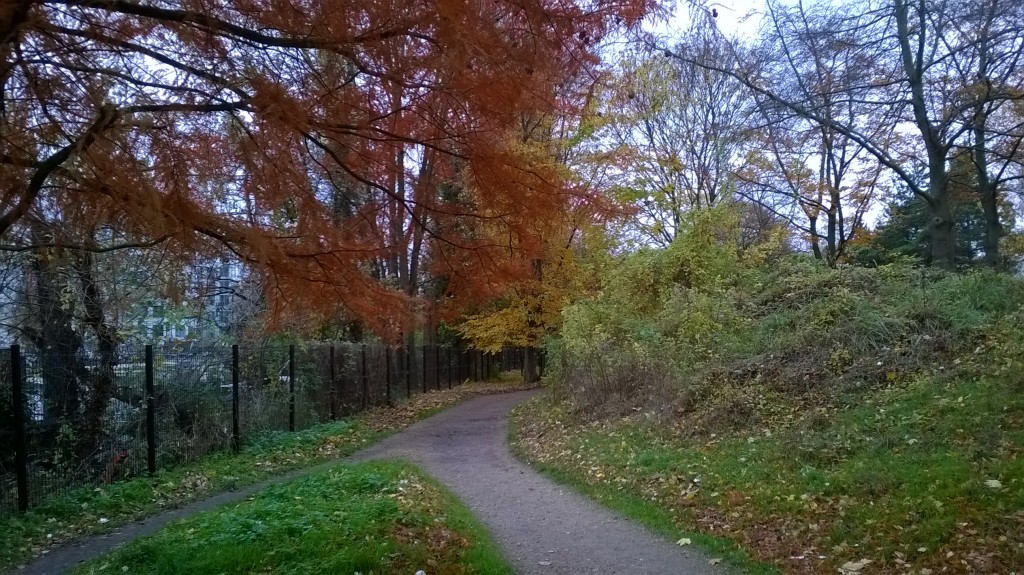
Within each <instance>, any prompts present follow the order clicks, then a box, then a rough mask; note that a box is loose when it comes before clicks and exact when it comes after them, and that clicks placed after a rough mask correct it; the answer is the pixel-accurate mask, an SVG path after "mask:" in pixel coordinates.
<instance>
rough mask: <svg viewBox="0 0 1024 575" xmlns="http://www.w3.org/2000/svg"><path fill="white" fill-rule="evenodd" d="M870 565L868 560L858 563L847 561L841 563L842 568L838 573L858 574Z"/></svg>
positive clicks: (845, 574)
mask: <svg viewBox="0 0 1024 575" xmlns="http://www.w3.org/2000/svg"><path fill="white" fill-rule="evenodd" d="M870 564H871V560H870V559H861V560H860V561H847V562H846V563H843V566H842V567H840V568H839V572H840V573H842V574H843V575H853V574H854V573H860V570H861V569H863V568H865V567H867V566H868V565H870Z"/></svg>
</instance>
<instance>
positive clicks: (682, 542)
mask: <svg viewBox="0 0 1024 575" xmlns="http://www.w3.org/2000/svg"><path fill="white" fill-rule="evenodd" d="M690 543H693V541H690V538H689V537H683V538H682V539H680V540H679V541H676V545H689V544H690Z"/></svg>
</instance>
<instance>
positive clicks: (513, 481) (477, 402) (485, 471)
mask: <svg viewBox="0 0 1024 575" xmlns="http://www.w3.org/2000/svg"><path fill="white" fill-rule="evenodd" d="M535 393H536V392H535V391H520V392H515V393H506V394H500V395H485V396H481V397H477V398H474V399H470V400H467V401H465V402H463V403H461V404H459V405H457V406H455V407H452V408H449V409H447V410H445V411H442V412H441V413H440V414H438V415H435V416H434V417H431V418H429V419H425V420H423V421H420V422H419V423H416V424H414V425H412V426H410V427H408V428H407V429H406V430H405V431H402V432H400V433H397V434H395V435H393V436H391V437H390V438H388V439H385V440H384V441H381V442H380V443H378V444H376V445H374V446H372V447H370V448H368V449H366V450H364V451H361V452H359V453H357V454H355V455H353V456H351V457H349V458H348V459H347V460H346V461H362V460H367V459H379V458H385V457H388V458H404V459H409V460H411V461H414V462H416V463H418V464H420V465H421V466H422V467H423V468H424V469H425V470H426V471H428V472H429V473H431V474H432V475H433V476H434V477H436V478H437V479H438V480H440V481H441V482H442V483H444V484H446V485H447V486H448V488H449V489H450V490H451V491H452V492H454V493H455V494H456V495H457V496H458V497H459V498H460V499H461V500H462V501H463V502H464V503H465V504H466V505H467V506H468V507H469V508H470V509H472V510H473V513H474V514H475V515H476V516H477V518H479V519H480V520H481V521H482V522H483V523H484V524H485V525H486V526H487V527H488V529H490V531H491V534H492V535H493V536H494V538H495V540H496V541H497V543H498V545H499V546H500V547H501V549H502V551H503V552H504V553H505V557H506V558H507V559H508V560H509V561H510V562H511V563H512V565H513V567H514V568H515V570H516V573H518V574H519V575H585V574H589V573H600V574H602V575H608V574H613V573H618V574H630V575H641V574H652V575H655V574H656V575H674V574H686V575H706V574H712V573H723V572H724V571H723V570H721V569H719V568H716V567H712V566H711V565H709V564H708V563H707V559H706V558H705V557H703V556H702V555H700V554H699V553H698V552H696V551H694V550H692V549H690V548H683V547H679V546H676V545H674V544H673V543H671V542H669V541H666V540H664V539H662V538H660V537H657V536H655V535H653V534H651V533H650V532H648V531H646V530H645V529H643V528H642V527H639V526H638V525H636V524H634V523H632V522H630V521H628V520H626V519H623V518H622V517H620V516H618V515H616V514H614V513H612V512H610V511H608V510H607V509H604V508H603V507H601V506H599V505H597V504H595V503H593V502H592V501H590V500H588V499H585V498H583V497H582V496H580V495H578V494H576V493H574V492H572V491H571V490H569V489H567V488H565V487H562V486H560V485H558V484H557V483H554V482H553V481H551V480H549V479H547V478H546V477H543V476H541V475H539V474H538V473H537V472H535V471H534V470H532V469H530V468H529V467H527V466H526V465H523V464H522V463H520V462H518V461H516V460H515V459H513V458H512V455H511V454H510V453H509V450H508V446H507V445H506V443H505V438H506V436H507V434H508V413H509V411H510V410H511V409H512V408H513V407H514V406H515V405H517V404H519V403H520V402H522V401H524V400H526V399H528V398H530V397H531V396H532V395H534V394H535ZM338 464H339V462H338V461H332V462H329V463H325V464H322V465H319V466H317V467H314V468H312V469H305V470H301V471H296V472H293V473H290V474H288V475H285V476H282V477H277V478H274V479H270V480H267V481H264V482H262V483H260V484H257V485H252V486H249V487H247V488H245V489H241V490H239V491H232V492H228V493H222V494H219V495H216V496H213V497H211V498H209V499H205V500H203V501H198V502H196V503H193V504H191V505H189V506H186V507H183V508H181V509H177V510H174V511H170V512H167V513H164V514H161V515H157V516H154V517H150V518H148V519H146V520H143V521H141V522H138V523H132V524H130V525H126V526H125V527H123V528H121V529H119V530H118V531H116V532H114V533H111V534H108V535H102V536H97V537H92V538H88V539H85V540H83V541H80V542H78V543H76V544H74V545H71V546H68V547H64V548H61V549H55V550H53V551H52V552H51V553H49V554H47V555H45V556H43V557H42V558H40V559H37V560H36V561H34V562H32V563H30V564H29V565H28V566H26V567H25V568H23V569H20V570H15V571H14V572H13V573H17V574H19V575H29V574H31V575H55V574H59V573H65V572H66V571H68V570H70V569H72V568H73V567H74V566H75V565H76V564H78V563H79V562H80V561H84V560H87V559H91V558H93V557H96V556H99V555H101V554H103V553H106V552H108V551H110V550H111V549H112V548H114V547H115V546H117V545H121V544H124V543H127V542H129V541H131V540H133V539H136V538H138V537H142V536H145V535H149V534H151V533H154V532H156V531H157V530H158V529H160V528H162V527H163V526H165V525H167V524H168V523H170V522H171V521H174V520H176V519H182V518H185V517H189V516H191V515H194V514H196V513H199V512H202V511H206V510H209V509H212V508H214V507H217V506H219V505H224V504H227V503H232V502H236V501H239V500H241V499H244V498H245V497H248V496H249V495H251V494H252V493H254V492H256V491H258V490H260V489H263V488H265V487H267V486H269V485H271V484H275V483H281V482H283V481H289V480H291V479H295V478H298V477H301V476H303V475H306V474H307V473H310V472H312V471H315V470H317V469H322V468H325V467H328V466H331V465H338Z"/></svg>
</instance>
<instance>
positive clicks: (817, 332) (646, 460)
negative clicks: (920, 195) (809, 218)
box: [513, 260, 1024, 574]
mask: <svg viewBox="0 0 1024 575" xmlns="http://www.w3.org/2000/svg"><path fill="white" fill-rule="evenodd" d="M772 268H773V269H768V268H767V267H764V268H755V269H749V270H744V271H742V272H741V273H739V274H737V276H735V277H734V278H732V279H721V280H720V281H716V282H712V283H711V284H710V285H709V284H708V283H704V284H701V285H690V286H689V287H686V288H682V289H679V288H678V287H677V288H676V289H674V290H669V291H668V292H666V291H662V292H661V293H660V294H656V298H655V301H656V304H655V305H654V306H653V307H652V308H651V309H653V310H654V311H649V312H646V313H645V314H636V315H634V316H633V317H626V318H621V319H619V320H615V319H609V318H612V317H613V316H612V315H611V314H609V313H606V312H607V309H605V308H612V307H613V306H614V305H615V302H614V301H609V300H611V299H613V298H614V295H615V294H614V293H612V294H611V295H610V296H609V295H607V292H606V294H605V295H603V296H602V297H601V298H598V300H595V301H592V302H585V303H584V304H582V305H580V306H577V308H575V309H570V310H569V312H568V313H567V316H566V323H567V329H566V334H565V338H564V339H563V341H562V342H560V345H558V346H554V348H553V350H552V351H553V356H554V359H553V361H552V364H553V365H554V366H555V368H556V373H554V374H553V376H552V378H551V382H550V383H551V386H552V389H551V393H550V394H549V395H548V396H547V397H543V398H538V399H536V400H534V402H532V403H531V404H528V405H525V406H522V407H521V408H519V409H518V410H517V411H516V412H515V415H514V425H513V429H514V431H513V441H514V444H515V449H516V450H517V451H518V452H519V453H520V454H521V456H522V457H524V458H525V459H526V460H528V461H530V462H531V463H533V464H534V465H536V466H537V467H539V468H540V469H542V470H545V471H547V472H549V473H551V474H552V475H553V476H555V477H556V478H558V479H560V480H562V481H565V482H568V483H570V484H573V485H575V486H577V487H579V488H581V489H582V490H583V491H585V492H587V493H588V494H590V495H591V496H593V497H595V498H597V499H599V500H602V501H604V502H606V503H607V504H609V505H611V506H613V507H616V508H618V509H620V510H622V511H623V512H624V513H626V514H627V515H631V516H633V517H635V518H638V519H640V520H641V521H644V522H645V523H647V524H648V525H650V526H652V527H654V528H655V529H657V530H660V531H662V532H665V533H667V534H669V535H670V536H672V537H673V538H683V537H686V538H690V539H692V540H693V542H694V543H699V544H704V545H705V546H708V547H709V548H710V550H711V552H712V553H713V556H714V557H725V558H726V559H727V560H731V561H733V562H735V563H737V564H738V565H740V566H742V567H745V568H746V569H747V570H750V571H753V572H770V571H771V570H773V569H777V570H779V571H782V572H791V573H836V572H841V573H849V574H852V573H920V574H927V573H936V574H937V573H1014V572H1016V573H1022V572H1024V457H1022V456H1024V311H1022V310H1024V308H1022V304H1024V282H1021V281H1020V280H1018V279H1014V278H1010V277H1007V276H1002V275H997V274H993V273H987V272H977V273H970V274H964V275H954V274H945V273H941V272H923V271H921V270H917V269H913V268H910V267H903V266H894V267H889V268H883V269H878V270H868V269H845V270H828V269H824V268H822V267H819V266H815V265H812V264H810V263H808V262H806V261H799V260H792V261H784V262H782V263H779V264H775V265H773V266H772ZM609 291H611V292H614V290H609ZM616 321H618V322H619V323H615V322H616ZM584 334H592V335H590V336H589V338H590V339H589V341H586V340H587V338H586V337H584ZM593 334H596V335H593ZM684 543H685V541H684ZM744 556H747V557H750V558H752V559H754V560H756V561H760V562H763V563H768V564H770V565H772V566H773V567H771V568H769V567H765V566H764V565H763V564H762V565H761V566H758V565H757V564H755V563H751V562H745V560H744V558H743V557H744Z"/></svg>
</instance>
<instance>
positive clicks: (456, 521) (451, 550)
mask: <svg viewBox="0 0 1024 575" xmlns="http://www.w3.org/2000/svg"><path fill="white" fill-rule="evenodd" d="M418 570H424V571H426V572H428V573H431V574H437V575H463V574H466V575H468V574H472V573H481V574H488V575H491V574H493V575H501V574H511V572H512V571H511V568H510V567H509V565H508V564H507V563H506V562H505V561H504V559H502V557H501V555H500V554H499V553H498V551H497V547H496V546H495V545H494V543H493V542H492V541H491V540H490V538H489V536H488V534H487V532H486V530H484V529H483V527H481V526H480V525H479V524H478V523H477V522H476V521H475V520H474V519H473V518H472V516H471V514H470V513H469V511H468V510H466V509H465V507H463V506H462V505H461V504H460V503H459V502H458V500H456V499H455V498H454V497H453V496H452V495H451V494H449V493H448V492H446V491H445V490H444V489H443V488H442V487H441V486H440V485H438V484H437V483H436V482H434V481H433V480H430V479H428V478H427V477H425V476H424V475H423V474H422V473H421V472H419V471H418V470H417V469H416V468H415V467H414V466H412V465H410V464H407V463H400V462H394V461H391V462H371V463H362V464H358V465H338V466H335V467H332V468H329V469H326V470H322V471H318V472H314V473H312V474H310V475H308V476H306V477H303V478H301V479H298V480H295V481H290V482H287V483H284V484H280V485H275V486H272V487H269V488H267V489H266V490H264V491H261V492H259V493H257V494H256V495H254V496H253V497H252V498H250V499H249V500H248V501H245V502H242V503H239V504H236V505H232V506H227V507H224V508H221V509H217V510H214V511H210V512H207V513H203V514H200V515H197V516H195V517H193V518H190V519H187V520H184V521H181V522H178V523H175V524H174V525H171V526H170V527H167V528H165V529H163V530H162V531H160V532H159V533H157V534H155V535H153V536H151V537H146V538H143V539H140V540H138V541H135V542H133V543H131V544H129V545H127V546H126V547H125V548H123V549H120V550H118V551H116V552H114V553H112V554H110V555H107V556H104V557H100V558H98V559H95V560H93V561H90V562H89V563H86V564H84V565H83V566H81V567H80V568H78V569H77V570H76V571H75V573H78V574H80V575H86V574H94V573H109V572H115V573H116V572H122V571H126V572H130V573H145V574H163V573H166V574H172V573H195V574H196V575H203V574H232V573H238V574H242V573H282V574H285V573H296V574H298V573H303V574H305V573H367V574H369V573H378V574H379V573H409V574H411V573H414V572H416V571H418Z"/></svg>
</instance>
